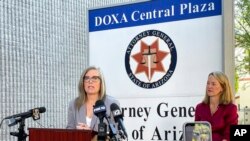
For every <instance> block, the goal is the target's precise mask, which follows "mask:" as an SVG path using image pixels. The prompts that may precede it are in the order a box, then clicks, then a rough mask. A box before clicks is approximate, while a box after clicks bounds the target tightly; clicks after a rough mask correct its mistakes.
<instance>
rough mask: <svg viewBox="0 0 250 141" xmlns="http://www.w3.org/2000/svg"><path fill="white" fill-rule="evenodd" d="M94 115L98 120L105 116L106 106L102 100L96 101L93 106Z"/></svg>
mask: <svg viewBox="0 0 250 141" xmlns="http://www.w3.org/2000/svg"><path fill="white" fill-rule="evenodd" d="M93 111H94V114H95V115H96V116H98V117H99V118H102V117H104V116H105V115H106V106H105V105H104V102H103V101H102V100H97V101H96V103H95V106H94V109H93Z"/></svg>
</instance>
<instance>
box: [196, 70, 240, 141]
mask: <svg viewBox="0 0 250 141" xmlns="http://www.w3.org/2000/svg"><path fill="white" fill-rule="evenodd" d="M195 121H208V122H209V123H210V124H211V126H212V139H213V141H230V134H229V132H230V125H236V124H238V114H237V106H236V105H235V104H234V95H233V93H232V89H231V86H230V83H229V81H228V78H227V76H226V75H225V74H224V73H222V72H211V73H210V74H209V75H208V79H207V85H206V95H205V98H204V100H203V101H202V102H201V103H199V104H198V105H197V106H196V111H195Z"/></svg>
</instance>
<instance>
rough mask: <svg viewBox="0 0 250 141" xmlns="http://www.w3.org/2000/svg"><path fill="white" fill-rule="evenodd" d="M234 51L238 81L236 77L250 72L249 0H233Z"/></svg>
mask: <svg viewBox="0 0 250 141" xmlns="http://www.w3.org/2000/svg"><path fill="white" fill-rule="evenodd" d="M235 51H236V54H235V72H236V76H237V77H236V78H235V79H236V82H238V78H241V77H244V76H246V75H249V74H250V0H235ZM236 85H237V86H238V84H236ZM235 88H236V91H237V90H238V89H237V88H238V87H235Z"/></svg>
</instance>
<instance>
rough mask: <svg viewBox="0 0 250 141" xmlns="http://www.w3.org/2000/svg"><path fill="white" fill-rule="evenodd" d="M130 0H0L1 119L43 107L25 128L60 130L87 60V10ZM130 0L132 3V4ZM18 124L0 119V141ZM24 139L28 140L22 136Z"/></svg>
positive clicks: (10, 138)
mask: <svg viewBox="0 0 250 141" xmlns="http://www.w3.org/2000/svg"><path fill="white" fill-rule="evenodd" d="M131 1H132V0H91V1H86V0H25V1H19V0H0V76H1V84H0V94H1V98H0V107H1V108H0V118H1V120H3V119H4V118H5V117H7V116H10V115H14V114H18V113H22V112H27V111H28V110H30V109H32V108H35V107H45V108H46V112H45V113H42V114H41V119H40V120H37V121H33V119H32V118H27V119H26V120H25V130H26V133H28V130H27V129H28V128H30V127H38V128H65V127H66V122H67V107H68V103H69V101H70V100H71V99H73V98H74V97H76V96H77V83H78V80H79V77H80V74H81V72H82V70H83V69H84V68H85V67H86V65H87V63H88V60H87V52H88V46H87V38H86V32H87V21H86V19H87V18H86V13H87V10H88V8H95V7H101V6H107V5H115V4H121V3H126V2H131ZM134 1H135V0H134ZM18 126H19V125H18V124H17V125H14V126H11V127H8V125H7V124H5V120H4V121H3V124H2V127H1V129H0V140H1V141H14V140H17V137H14V136H11V135H10V132H18ZM27 140H28V138H27Z"/></svg>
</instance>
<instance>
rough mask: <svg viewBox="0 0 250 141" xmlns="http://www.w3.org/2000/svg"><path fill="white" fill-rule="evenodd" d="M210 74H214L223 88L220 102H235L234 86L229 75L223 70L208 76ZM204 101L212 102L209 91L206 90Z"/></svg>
mask: <svg viewBox="0 0 250 141" xmlns="http://www.w3.org/2000/svg"><path fill="white" fill-rule="evenodd" d="M209 76H213V77H214V78H215V79H216V80H218V81H219V83H220V85H221V87H222V89H223V91H222V94H221V95H220V101H219V103H220V104H229V103H233V102H234V95H233V92H232V88H231V85H230V83H229V80H228V78H227V76H226V75H225V74H224V73H223V72H219V71H215V72H211V73H210V74H209V75H208V77H209ZM203 102H204V103H206V104H209V103H210V101H209V96H208V94H207V91H206V95H205V98H204V100H203Z"/></svg>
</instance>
